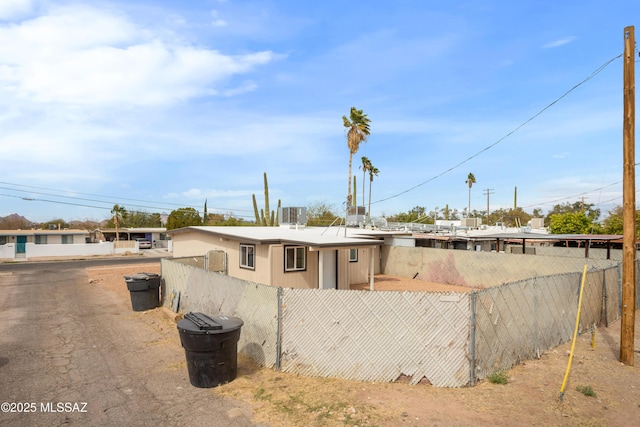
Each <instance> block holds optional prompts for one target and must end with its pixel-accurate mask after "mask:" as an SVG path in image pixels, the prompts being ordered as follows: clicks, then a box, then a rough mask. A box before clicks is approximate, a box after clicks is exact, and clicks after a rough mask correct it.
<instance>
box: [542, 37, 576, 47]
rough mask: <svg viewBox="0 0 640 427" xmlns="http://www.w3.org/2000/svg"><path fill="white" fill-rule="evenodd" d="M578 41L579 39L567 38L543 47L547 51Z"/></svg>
mask: <svg viewBox="0 0 640 427" xmlns="http://www.w3.org/2000/svg"><path fill="white" fill-rule="evenodd" d="M574 40H577V37H573V36H572V37H565V38H563V39H558V40H554V41H552V42H549V43H547V44H545V45H544V46H542V47H543V48H545V49H550V48H554V47H560V46H564V45H565V44H568V43H571V42H572V41H574Z"/></svg>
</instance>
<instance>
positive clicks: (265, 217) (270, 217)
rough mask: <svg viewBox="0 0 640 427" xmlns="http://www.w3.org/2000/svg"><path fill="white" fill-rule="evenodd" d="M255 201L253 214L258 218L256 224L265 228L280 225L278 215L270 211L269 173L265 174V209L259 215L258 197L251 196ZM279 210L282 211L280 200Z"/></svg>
mask: <svg viewBox="0 0 640 427" xmlns="http://www.w3.org/2000/svg"><path fill="white" fill-rule="evenodd" d="M251 197H252V199H253V213H254V215H255V216H256V224H258V225H263V226H267V227H269V226H276V225H278V215H277V214H276V213H275V212H274V211H269V183H268V182H267V173H266V172H264V209H260V212H259V213H258V203H257V202H256V195H255V194H252V195H251ZM278 210H280V199H278Z"/></svg>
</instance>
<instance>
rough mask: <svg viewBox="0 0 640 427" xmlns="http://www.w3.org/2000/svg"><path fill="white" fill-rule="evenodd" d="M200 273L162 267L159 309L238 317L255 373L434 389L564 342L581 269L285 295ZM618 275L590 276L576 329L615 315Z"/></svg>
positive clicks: (183, 265)
mask: <svg viewBox="0 0 640 427" xmlns="http://www.w3.org/2000/svg"><path fill="white" fill-rule="evenodd" d="M208 262H209V263H211V262H212V261H211V258H209V261H208ZM204 266H205V258H204V257H196V258H194V257H189V258H183V259H178V260H176V259H173V260H171V259H163V260H162V276H163V286H164V287H165V288H166V289H164V291H163V295H167V297H166V298H164V304H165V305H167V306H170V304H171V302H172V301H171V300H170V298H169V297H168V296H170V295H173V296H175V295H176V294H178V295H179V298H180V303H179V311H180V312H187V311H202V312H205V313H209V314H226V315H233V316H238V317H240V318H242V319H243V321H244V325H243V328H242V332H241V337H240V342H239V351H240V352H242V353H244V354H247V355H248V356H250V357H252V358H253V359H254V360H256V361H257V362H258V363H260V364H261V365H262V366H265V367H269V368H275V369H279V370H282V371H285V372H292V373H297V374H302V375H310V376H326V377H341V378H346V379H354V380H363V381H385V382H388V381H395V380H397V379H399V378H403V377H404V378H408V379H409V382H410V383H411V384H417V383H421V382H428V383H431V384H433V385H434V386H439V387H461V386H466V385H474V384H475V382H476V381H477V380H479V379H483V378H485V377H487V376H488V375H490V374H491V373H492V372H494V371H496V370H500V369H509V368H511V367H513V366H514V365H516V364H518V363H520V362H521V361H523V360H527V359H532V358H538V357H540V355H541V354H542V353H544V352H545V351H547V350H548V349H551V348H554V347H556V346H558V345H560V344H562V343H564V342H566V341H568V340H570V339H571V337H572V335H573V327H574V325H575V317H576V315H577V309H578V307H577V306H578V297H579V291H580V284H581V273H564V274H556V275H550V276H544V277H535V278H530V279H525V280H520V281H517V282H512V283H507V284H504V285H501V286H497V287H493V288H487V289H483V290H479V291H474V292H472V293H453V292H447V293H434V292H406V291H404V292H391V291H384V292H368V291H344V290H331V289H291V288H282V287H274V286H267V285H261V284H256V283H251V282H246V281H243V280H239V279H236V278H232V277H229V276H226V275H224V274H220V273H218V272H211V271H206V270H204V269H203V268H204ZM620 275H621V268H620V266H619V265H618V266H612V267H606V268H595V267H593V268H592V269H591V270H589V271H588V273H587V276H586V278H585V289H584V295H583V306H582V310H581V312H582V315H581V321H580V326H579V327H580V332H584V331H587V330H589V329H590V328H592V327H593V326H594V325H596V326H607V325H609V324H610V323H611V322H613V321H615V320H617V319H619V317H620V298H621V297H620V295H621V283H622V282H621V279H620ZM639 306H640V304H638V301H636V308H638V307H639Z"/></svg>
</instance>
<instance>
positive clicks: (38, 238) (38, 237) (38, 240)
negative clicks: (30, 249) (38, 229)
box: [35, 234, 47, 245]
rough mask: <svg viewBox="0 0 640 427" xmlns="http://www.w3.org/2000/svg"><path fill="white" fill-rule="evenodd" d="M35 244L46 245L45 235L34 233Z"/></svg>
mask: <svg viewBox="0 0 640 427" xmlns="http://www.w3.org/2000/svg"><path fill="white" fill-rule="evenodd" d="M35 244H36V245H46V244H47V236H41V235H37V234H36V235H35Z"/></svg>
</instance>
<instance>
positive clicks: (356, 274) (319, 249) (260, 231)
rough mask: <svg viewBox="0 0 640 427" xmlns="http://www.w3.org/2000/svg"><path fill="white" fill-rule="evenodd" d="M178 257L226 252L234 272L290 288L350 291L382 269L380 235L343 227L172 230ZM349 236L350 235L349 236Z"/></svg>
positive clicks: (191, 228)
mask: <svg viewBox="0 0 640 427" xmlns="http://www.w3.org/2000/svg"><path fill="white" fill-rule="evenodd" d="M167 234H168V235H170V237H171V239H172V242H173V256H174V257H175V258H181V257H188V256H203V255H206V254H207V253H209V252H210V251H222V252H224V254H225V258H226V273H227V274H228V275H229V276H233V277H237V278H239V279H243V280H248V281H252V282H256V283H262V284H267V285H272V286H282V287H289V288H323V289H349V287H350V286H351V285H352V284H362V283H371V284H372V283H373V276H374V275H375V274H378V273H379V272H380V246H381V245H383V244H384V240H382V237H381V236H380V234H379V233H377V234H374V233H367V230H363V229H350V228H348V229H347V231H346V233H345V228H344V227H340V228H338V227H335V228H320V227H304V226H280V227H206V226H200V227H197V226H192V227H184V228H180V229H176V230H170V231H168V232H167ZM345 234H346V235H345Z"/></svg>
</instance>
